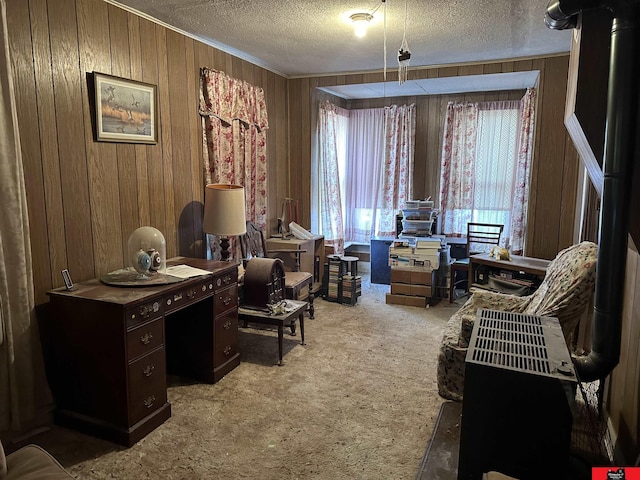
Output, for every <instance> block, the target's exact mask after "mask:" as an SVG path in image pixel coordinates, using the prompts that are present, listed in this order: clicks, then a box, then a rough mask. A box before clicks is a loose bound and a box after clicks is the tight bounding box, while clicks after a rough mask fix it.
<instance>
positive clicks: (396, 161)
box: [369, 103, 416, 240]
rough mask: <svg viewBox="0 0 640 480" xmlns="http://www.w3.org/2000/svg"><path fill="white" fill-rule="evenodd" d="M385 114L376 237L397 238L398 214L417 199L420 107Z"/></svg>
mask: <svg viewBox="0 0 640 480" xmlns="http://www.w3.org/2000/svg"><path fill="white" fill-rule="evenodd" d="M384 110H385V122H384V123H385V128H384V130H385V132H384V135H385V155H384V163H383V172H382V194H381V195H380V205H379V210H380V221H379V225H378V228H377V231H376V232H375V234H376V235H379V236H395V233H396V213H397V212H398V210H399V209H402V208H404V202H405V201H406V200H411V199H412V196H413V164H414V155H413V153H414V150H415V138H416V105H415V103H413V104H411V105H402V106H397V105H391V106H390V107H385V109H384ZM369 240H370V239H369Z"/></svg>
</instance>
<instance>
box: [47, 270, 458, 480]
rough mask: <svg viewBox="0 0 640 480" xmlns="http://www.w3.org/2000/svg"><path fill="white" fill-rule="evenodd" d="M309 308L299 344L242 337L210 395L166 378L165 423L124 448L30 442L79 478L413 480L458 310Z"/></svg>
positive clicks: (381, 290)
mask: <svg viewBox="0 0 640 480" xmlns="http://www.w3.org/2000/svg"><path fill="white" fill-rule="evenodd" d="M388 291H389V287H388V286H387V285H375V284H374V285H371V284H369V283H368V281H367V277H365V278H364V279H363V295H362V297H361V298H360V299H359V301H358V304H357V305H355V306H347V305H340V304H336V303H330V302H326V301H324V300H317V301H316V318H315V320H310V319H308V318H307V319H306V321H305V339H306V341H307V345H305V346H302V345H300V343H299V342H300V337H299V334H298V336H296V337H291V336H288V335H286V334H285V357H284V362H285V364H284V366H282V367H279V366H277V340H276V332H275V330H271V329H268V328H261V327H252V326H250V327H249V328H241V329H240V334H239V335H240V344H239V346H240V351H241V352H242V362H241V364H240V366H239V367H238V368H236V369H235V370H233V371H232V372H231V373H229V374H228V375H227V376H226V377H225V378H223V379H222V380H221V381H220V382H218V383H217V384H215V385H207V384H200V383H196V382H193V381H190V380H189V379H184V378H170V379H169V382H170V386H169V391H168V394H169V402H170V403H171V406H172V416H171V418H170V419H169V420H167V421H166V422H165V423H164V424H163V425H161V426H160V427H159V428H157V429H156V430H154V431H153V432H151V433H150V434H149V435H148V436H147V437H145V438H144V439H143V440H141V441H140V442H138V443H137V444H135V445H134V446H132V447H131V448H128V449H126V448H124V447H120V446H118V445H115V444H112V443H110V442H107V441H103V440H100V439H97V438H94V437H90V436H86V435H83V434H81V433H78V432H75V431H73V430H68V429H64V428H60V427H53V428H52V429H51V430H50V431H47V432H45V433H43V434H41V435H40V436H39V438H37V439H36V440H37V443H40V444H41V445H43V446H44V447H45V448H47V449H48V450H49V451H50V452H51V453H52V454H53V455H54V456H56V457H57V458H58V460H59V461H60V462H61V463H62V464H63V465H64V466H65V467H67V469H68V470H69V472H70V473H71V474H72V475H74V476H75V477H77V478H82V479H145V478H149V479H228V480H235V479H254V478H255V479H257V478H260V479H262V480H270V479H278V480H283V479H284V480H287V479H302V478H304V479H327V480H329V479H330V480H336V479H350V480H351V479H375V480H380V479H385V480H386V479H398V480H400V479H413V478H415V477H416V474H417V472H418V470H419V467H420V462H421V459H422V457H423V455H424V452H425V448H426V446H427V444H428V441H429V438H430V436H431V433H432V430H433V426H434V423H435V420H436V418H437V415H438V412H439V408H440V405H441V404H442V402H443V400H442V398H441V397H439V396H438V394H437V389H436V380H435V368H436V358H437V353H438V346H439V343H440V339H441V337H442V333H443V329H444V326H445V323H446V321H447V320H448V318H449V317H450V316H451V314H452V313H453V312H454V311H455V310H456V309H457V308H458V307H459V305H456V304H453V305H450V304H449V302H448V301H447V300H442V301H441V302H440V303H439V304H437V305H433V306H431V307H430V308H426V309H424V308H417V307H403V306H398V305H386V304H385V293H386V292H388Z"/></svg>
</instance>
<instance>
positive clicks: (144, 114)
mask: <svg viewBox="0 0 640 480" xmlns="http://www.w3.org/2000/svg"><path fill="white" fill-rule="evenodd" d="M93 83H94V90H95V132H96V140H97V141H99V142H121V143H147V144H155V143H158V100H157V87H156V85H152V84H150V83H143V82H138V81H136V80H129V79H126V78H122V77H114V76H112V75H107V74H104V73H99V72H94V73H93Z"/></svg>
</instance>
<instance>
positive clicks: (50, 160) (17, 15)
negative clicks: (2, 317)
mask: <svg viewBox="0 0 640 480" xmlns="http://www.w3.org/2000/svg"><path fill="white" fill-rule="evenodd" d="M29 14H30V11H29V8H28V3H27V2H24V3H23V4H21V5H19V6H18V8H16V9H14V10H13V11H7V23H8V24H10V25H14V26H15V28H18V29H27V30H29V29H30V18H29ZM33 19H34V20H33V23H34V38H33V39H32V38H31V37H26V38H24V37H23V38H12V37H10V38H9V48H10V51H11V52H16V55H15V57H12V59H11V60H12V62H11V63H12V69H13V73H14V88H15V89H16V90H17V91H22V90H26V91H34V90H35V91H36V92H38V90H36V87H37V85H38V82H39V80H41V79H42V78H47V77H48V78H49V82H48V84H49V85H51V82H50V79H51V69H50V68H47V64H49V65H50V62H49V61H48V60H49V58H48V57H46V58H44V59H43V60H42V61H35V62H33V63H32V51H33V52H34V53H35V52H43V53H45V54H48V52H49V43H48V38H49V27H48V24H47V18H46V5H45V6H44V8H41V9H39V10H37V11H35V12H34V13H33ZM34 69H35V72H34ZM34 79H35V83H34ZM51 89H52V87H51ZM40 93H42V94H43V95H46V94H47V91H46V90H44V89H42V90H40ZM37 100H38V97H37V95H33V96H31V97H22V98H16V110H17V113H18V115H19V116H21V117H23V118H25V128H26V130H23V131H22V132H21V135H20V146H21V149H22V162H23V167H24V174H25V184H26V193H27V203H28V205H32V206H33V210H34V214H33V218H30V219H29V220H30V221H29V225H30V228H31V238H32V239H33V238H36V239H38V238H44V239H45V241H46V239H48V235H49V228H51V227H52V225H50V224H49V222H48V221H47V215H46V213H47V203H46V202H47V199H48V198H49V197H51V199H52V200H53V202H54V203H52V205H51V209H52V212H51V213H52V216H53V217H54V218H55V219H57V220H58V221H59V222H60V224H62V209H61V208H60V203H59V201H56V200H59V194H56V192H55V184H56V178H55V177H56V176H57V178H59V171H58V173H55V174H54V178H53V179H48V178H47V177H46V174H45V172H44V171H43V168H44V167H43V165H42V164H41V161H40V152H41V151H42V148H43V146H42V143H44V147H47V148H54V149H55V150H54V152H56V153H57V145H56V141H57V137H56V135H55V129H53V128H52V129H48V128H45V130H44V133H45V137H44V138H43V139H42V140H41V139H40V138H39V137H38V136H37V135H33V134H32V132H38V131H39V123H40V122H43V123H46V124H47V125H48V124H49V123H50V122H51V120H48V122H47V121H46V120H47V118H49V119H50V118H53V117H40V116H39V115H40V114H51V112H52V111H53V110H54V107H53V105H52V103H53V102H52V97H51V98H50V100H49V101H47V102H45V104H44V105H39V104H38V102H37ZM52 130H53V132H52ZM43 162H47V164H48V165H51V166H52V167H54V168H55V167H57V164H58V157H57V155H55V154H54V155H47V156H46V158H44V159H43ZM57 233H63V232H61V229H60V228H58V232H57ZM54 247H55V250H54V251H55V254H56V257H57V258H62V259H63V261H64V260H65V259H66V256H65V251H64V244H61V243H60V237H58V238H57V241H56V242H55V244H54ZM31 254H32V257H33V258H32V261H33V277H34V283H35V284H36V285H37V284H41V283H45V284H46V283H48V282H51V276H52V275H53V272H52V268H54V267H52V266H51V265H50V257H49V252H48V247H47V244H46V242H36V245H35V248H32V251H31ZM58 274H59V272H58ZM36 297H37V299H38V300H41V301H42V300H44V295H37V296H36Z"/></svg>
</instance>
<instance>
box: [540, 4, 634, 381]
mask: <svg viewBox="0 0 640 480" xmlns="http://www.w3.org/2000/svg"><path fill="white" fill-rule="evenodd" d="M638 3H639V2H638V0H635V1H609V2H604V3H603V2H593V1H591V2H590V1H583V2H579V1H576V0H569V1H566V2H563V1H555V2H552V3H551V4H550V6H549V8H548V9H547V14H546V15H545V23H547V26H550V28H555V27H554V26H552V25H568V26H569V25H575V16H576V15H577V14H578V13H579V12H581V11H583V10H585V9H588V8H595V7H600V8H607V9H609V10H611V12H612V13H613V22H612V27H611V56H610V61H609V87H608V93H607V117H606V129H605V152H604V162H603V170H604V172H603V173H604V184H603V190H602V204H601V209H600V238H599V242H598V243H599V248H598V266H597V269H596V289H595V299H594V310H593V323H592V341H591V352H590V353H589V354H588V355H584V356H579V357H576V358H575V359H574V363H575V367H576V372H577V374H578V378H579V379H580V380H581V381H583V382H590V381H594V380H597V379H602V378H605V377H606V376H607V375H608V374H609V373H610V372H611V371H612V370H613V369H614V368H615V366H616V365H617V364H618V362H619V359H620V340H621V333H622V306H623V301H624V280H625V269H626V259H627V248H628V247H627V241H628V231H629V212H630V199H631V188H632V179H633V165H634V161H635V155H636V153H637V151H636V148H637V146H636V141H635V138H636V133H637V122H638V113H637V111H638V107H639V105H638V92H637V89H638V86H639V85H640V82H639V76H638V66H637V60H636V43H637V40H638V32H637V28H638V25H637V12H638ZM578 4H580V5H578ZM550 24H552V25H550Z"/></svg>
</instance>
